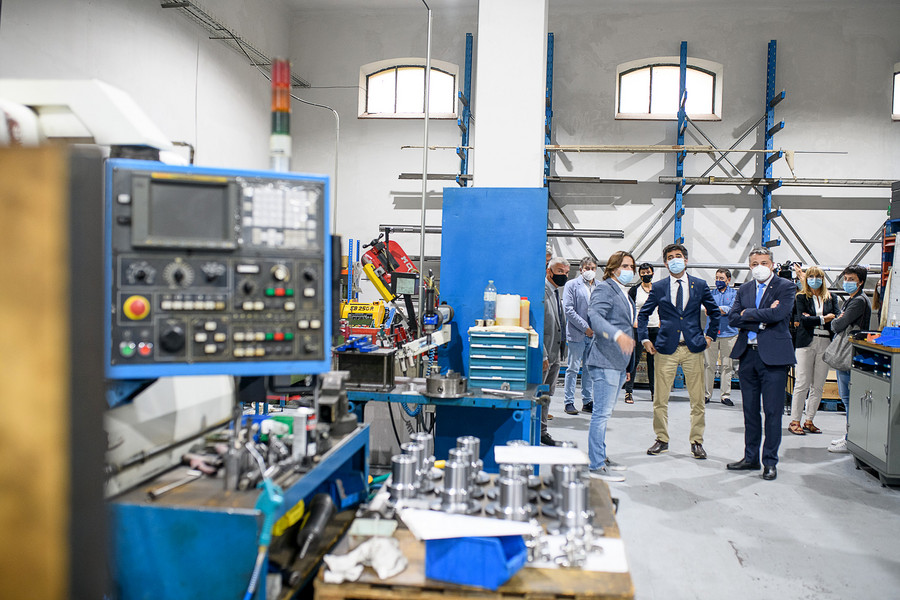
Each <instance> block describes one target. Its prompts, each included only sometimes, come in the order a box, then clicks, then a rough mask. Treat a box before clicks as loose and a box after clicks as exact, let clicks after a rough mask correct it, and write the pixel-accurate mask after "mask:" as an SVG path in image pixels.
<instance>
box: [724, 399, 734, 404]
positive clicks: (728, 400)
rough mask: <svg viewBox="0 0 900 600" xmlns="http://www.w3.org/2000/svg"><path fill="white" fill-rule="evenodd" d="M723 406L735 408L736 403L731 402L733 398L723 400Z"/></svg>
mask: <svg viewBox="0 0 900 600" xmlns="http://www.w3.org/2000/svg"><path fill="white" fill-rule="evenodd" d="M722 404H724V405H725V406H734V402H732V401H731V398H722Z"/></svg>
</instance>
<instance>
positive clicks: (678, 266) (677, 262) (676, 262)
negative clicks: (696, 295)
mask: <svg viewBox="0 0 900 600" xmlns="http://www.w3.org/2000/svg"><path fill="white" fill-rule="evenodd" d="M666 266H667V267H669V272H670V273H674V274H675V275H678V274H679V273H681V272H682V271H684V259H683V258H673V259H670V260H669V262H667V263H666Z"/></svg>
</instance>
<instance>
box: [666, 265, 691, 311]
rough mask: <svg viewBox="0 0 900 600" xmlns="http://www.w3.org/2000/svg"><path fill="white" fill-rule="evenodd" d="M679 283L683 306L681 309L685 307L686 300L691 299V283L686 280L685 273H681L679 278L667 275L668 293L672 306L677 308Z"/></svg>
mask: <svg viewBox="0 0 900 600" xmlns="http://www.w3.org/2000/svg"><path fill="white" fill-rule="evenodd" d="M679 281H680V282H681V293H682V295H683V296H684V304H683V305H682V306H681V308H684V307H685V306H687V303H688V298H690V297H691V290H690V287H691V283H690V280H688V277H687V273H682V275H681V277H675V276H674V275H669V292H670V293H671V294H672V304H674V305H675V306H676V308H677V307H678V282H679Z"/></svg>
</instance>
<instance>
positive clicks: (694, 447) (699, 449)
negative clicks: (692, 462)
mask: <svg viewBox="0 0 900 600" xmlns="http://www.w3.org/2000/svg"><path fill="white" fill-rule="evenodd" d="M691 454H693V455H694V458H700V459H703V458H706V450H704V449H703V444H701V443H700V442H691Z"/></svg>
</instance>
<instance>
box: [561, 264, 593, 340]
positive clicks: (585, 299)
mask: <svg viewBox="0 0 900 600" xmlns="http://www.w3.org/2000/svg"><path fill="white" fill-rule="evenodd" d="M599 283H600V282H599V281H597V282H596V283H594V285H590V286H589V285H588V284H586V283H585V282H584V277H582V276H581V275H577V276H576V277H575V279H570V280H569V281H567V282H566V287H565V288H564V289H563V291H562V292H561V293H562V306H563V312H565V313H566V341H568V342H583V341H584V339H585V335H584V330H585V329H587V328H588V327H589V325H588V322H587V314H588V305H589V304H590V303H591V292H592V291H593V289H594V288H595V287H597V285H598V284H599ZM592 329H593V328H592Z"/></svg>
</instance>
